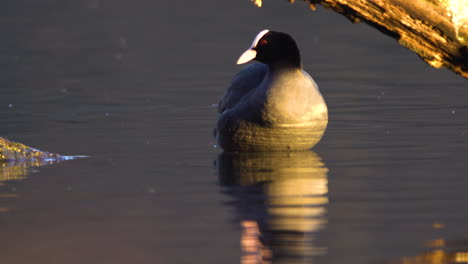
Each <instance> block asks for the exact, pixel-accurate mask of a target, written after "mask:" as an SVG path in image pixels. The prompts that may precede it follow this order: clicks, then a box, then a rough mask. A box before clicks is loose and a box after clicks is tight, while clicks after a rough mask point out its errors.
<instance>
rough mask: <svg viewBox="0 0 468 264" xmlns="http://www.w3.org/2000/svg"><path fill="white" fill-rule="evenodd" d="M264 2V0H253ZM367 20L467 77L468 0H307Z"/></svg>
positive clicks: (438, 65)
mask: <svg viewBox="0 0 468 264" xmlns="http://www.w3.org/2000/svg"><path fill="white" fill-rule="evenodd" d="M252 1H253V2H254V3H255V4H257V5H259V6H261V0H252ZM305 1H306V2H308V3H309V4H310V7H311V9H313V10H315V6H316V4H320V5H322V6H324V7H326V8H329V9H332V10H334V11H336V12H338V13H340V14H343V15H344V16H346V17H347V18H349V19H350V20H351V21H352V22H365V23H367V24H369V25H371V26H373V27H375V28H377V29H378V30H380V31H381V32H383V33H385V34H387V35H389V36H391V37H393V38H395V39H397V40H398V42H399V43H400V44H401V45H404V46H406V47H408V48H409V49H411V50H412V51H414V52H416V53H417V54H418V55H419V56H420V57H421V58H422V59H423V60H424V61H426V62H427V63H428V64H429V65H431V66H433V67H436V68H441V67H445V68H448V69H451V70H452V71H454V72H456V73H458V74H460V75H461V76H463V77H465V78H468V1H467V0H411V1H408V0H305ZM290 2H294V0H290Z"/></svg>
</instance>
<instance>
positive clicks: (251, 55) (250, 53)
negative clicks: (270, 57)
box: [237, 49, 257, 64]
mask: <svg viewBox="0 0 468 264" xmlns="http://www.w3.org/2000/svg"><path fill="white" fill-rule="evenodd" d="M256 56H257V52H256V51H255V50H253V49H248V50H246V51H245V52H244V53H242V55H241V56H240V57H239V59H238V60H237V64H244V63H246V62H249V61H251V60H253V59H255V57H256Z"/></svg>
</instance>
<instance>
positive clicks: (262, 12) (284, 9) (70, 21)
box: [0, 0, 468, 264]
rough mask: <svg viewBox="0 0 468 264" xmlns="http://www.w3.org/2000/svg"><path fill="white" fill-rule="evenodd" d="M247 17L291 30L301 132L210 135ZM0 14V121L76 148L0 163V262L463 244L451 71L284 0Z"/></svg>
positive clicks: (429, 248) (253, 259) (37, 141)
mask: <svg viewBox="0 0 468 264" xmlns="http://www.w3.org/2000/svg"><path fill="white" fill-rule="evenodd" d="M263 28H270V29H275V30H280V31H286V32H289V33H290V34H292V35H293V36H294V37H295V38H296V40H297V42H298V43H299V46H300V48H301V50H302V53H303V61H304V62H305V68H306V70H307V71H308V72H309V73H310V74H311V75H312V76H313V77H314V78H315V80H316V81H317V83H318V84H319V86H320V87H321V91H322V93H323V95H324V97H325V99H326V101H327V103H328V107H329V112H330V117H329V118H330V123H329V127H328V129H327V132H326V134H325V136H324V138H323V139H322V141H321V142H320V143H319V145H317V146H316V147H315V148H314V150H313V151H311V152H305V153H295V154H287V153H276V154H263V155H254V154H244V155H237V156H236V155H228V154H222V153H221V150H219V149H216V148H214V147H213V144H214V141H213V138H212V136H211V131H212V127H213V124H214V122H215V120H216V113H215V112H216V111H215V108H213V106H212V104H214V103H217V100H218V98H219V97H220V96H221V95H222V93H223V91H224V89H225V88H226V86H227V84H228V83H229V81H230V78H231V77H232V76H233V75H234V74H235V73H236V72H237V71H238V70H239V67H238V66H237V65H235V64H234V63H235V61H236V59H237V57H238V56H239V55H240V54H241V52H242V51H243V50H244V49H245V48H247V47H248V46H249V45H250V43H251V41H252V38H253V37H254V36H255V34H256V33H257V32H258V31H259V30H261V29H263ZM0 31H1V32H2V41H1V42H0V69H1V72H2V74H1V75H0V136H4V137H6V138H9V139H11V140H16V141H20V142H23V143H25V144H28V145H30V146H33V147H37V148H39V149H44V150H48V151H51V152H57V153H61V154H71V155H72V154H84V155H90V156H92V157H91V158H87V159H79V160H74V161H67V162H63V163H60V164H55V165H48V166H42V167H34V168H31V169H25V168H24V167H13V168H11V167H10V168H9V169H8V168H4V169H0V180H1V182H0V237H1V239H0V255H1V259H2V260H1V262H2V263H32V262H34V263H260V262H259V259H261V258H263V259H264V263H269V261H271V260H273V263H333V264H335V263H359V264H362V263H403V261H407V262H405V263H429V261H428V260H427V259H431V258H432V259H439V260H440V261H441V262H439V263H451V262H467V259H468V258H467V257H468V256H467V254H468V253H464V252H468V246H467V244H468V243H466V242H465V241H464V239H465V238H466V236H467V235H468V212H467V210H466V207H467V206H468V192H467V191H466V190H467V189H468V175H467V169H466V168H467V157H468V103H467V100H466V98H468V81H467V80H465V79H462V78H461V77H459V76H456V75H455V74H453V73H451V72H448V71H446V70H436V69H432V68H430V67H428V66H426V65H425V64H424V63H423V62H422V61H421V60H420V59H419V58H418V57H417V56H416V55H414V54H413V53H411V52H410V51H408V50H406V49H405V48H403V47H400V46H398V44H397V43H396V42H395V41H394V40H392V39H390V38H388V37H386V36H383V35H382V34H380V33H379V32H378V31H376V30H374V29H371V28H370V27H368V26H366V25H360V24H358V25H353V24H351V23H349V22H348V21H347V20H346V19H345V18H343V17H341V16H339V15H336V14H334V13H332V12H331V11H327V10H324V9H321V8H319V10H317V11H316V12H311V11H309V10H308V9H307V7H306V6H305V4H303V3H297V4H295V5H289V4H288V3H286V2H282V1H268V2H267V3H265V7H264V8H262V9H258V8H255V7H254V6H253V5H252V4H250V3H249V2H248V1H244V0H236V1H225V2H223V3H221V2H219V1H202V2H200V1H199V2H197V1H189V2H183V1H182V2H181V1H169V2H160V3H159V2H156V1H134V2H131V3H130V1H120V0H116V1H100V0H89V1H52V0H45V1H25V0H18V1H8V2H4V3H2V4H0ZM408 261H412V262H408ZM450 261H451V262H450Z"/></svg>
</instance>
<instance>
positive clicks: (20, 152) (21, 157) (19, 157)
mask: <svg viewBox="0 0 468 264" xmlns="http://www.w3.org/2000/svg"><path fill="white" fill-rule="evenodd" d="M60 159H62V157H61V156H60V155H58V154H54V153H49V152H46V151H41V150H38V149H35V148H31V147H28V146H26V145H24V144H21V143H18V142H13V141H9V140H7V139H6V138H3V137H0V162H12V161H31V162H39V163H42V162H44V161H48V160H60ZM38 165H42V164H38Z"/></svg>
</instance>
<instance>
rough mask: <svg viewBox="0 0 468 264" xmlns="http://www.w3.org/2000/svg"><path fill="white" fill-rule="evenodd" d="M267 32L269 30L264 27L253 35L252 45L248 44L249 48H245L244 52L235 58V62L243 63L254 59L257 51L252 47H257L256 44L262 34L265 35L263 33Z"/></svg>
mask: <svg viewBox="0 0 468 264" xmlns="http://www.w3.org/2000/svg"><path fill="white" fill-rule="evenodd" d="M268 32H269V30H268V29H264V30H262V31H260V32H259V33H258V34H257V36H255V39H254V41H253V42H252V45H251V46H250V48H249V49H248V50H246V51H245V52H244V53H242V55H241V56H240V57H239V59H238V60H237V64H244V63H246V62H249V61H251V60H253V59H255V57H257V51H255V50H254V48H256V47H257V44H258V42H259V41H260V39H261V38H262V37H263V36H265V34H266V33H268Z"/></svg>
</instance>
